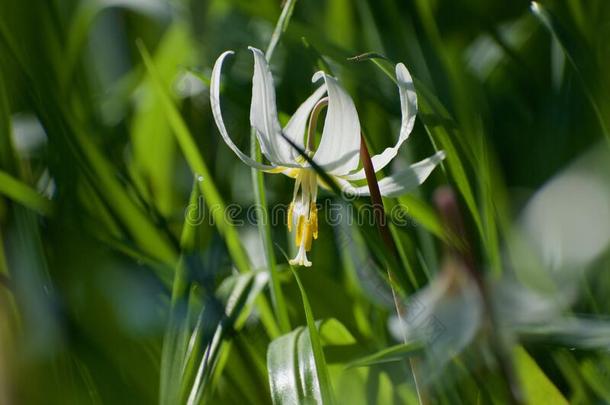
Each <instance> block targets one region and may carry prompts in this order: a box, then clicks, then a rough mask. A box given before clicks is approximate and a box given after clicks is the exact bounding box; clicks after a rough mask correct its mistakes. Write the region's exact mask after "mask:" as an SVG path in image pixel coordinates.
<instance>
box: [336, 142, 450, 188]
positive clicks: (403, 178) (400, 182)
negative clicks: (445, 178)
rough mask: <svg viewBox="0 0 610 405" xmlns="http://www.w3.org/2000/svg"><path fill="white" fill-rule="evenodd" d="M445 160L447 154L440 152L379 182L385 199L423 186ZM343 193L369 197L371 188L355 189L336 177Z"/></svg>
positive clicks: (347, 182)
mask: <svg viewBox="0 0 610 405" xmlns="http://www.w3.org/2000/svg"><path fill="white" fill-rule="evenodd" d="M444 158H445V152H444V151H439V152H437V153H435V154H434V155H432V156H430V157H428V158H426V159H424V160H422V161H419V162H417V163H414V164H412V165H411V166H410V167H408V168H406V169H404V170H400V171H398V172H396V173H394V174H392V175H391V176H388V177H385V178H383V179H381V180H379V191H380V192H381V195H382V196H384V197H398V196H399V195H402V194H406V193H408V192H409V191H411V190H413V189H415V188H416V187H417V186H419V185H420V184H422V183H423V182H424V181H426V179H427V178H428V176H430V174H431V173H432V171H433V170H434V168H435V167H436V166H438V164H439V163H440V162H441V161H442V160H443V159H444ZM335 180H337V182H338V184H339V186H340V187H341V189H342V190H343V192H345V193H347V194H351V195H358V196H366V195H369V194H370V193H369V187H368V185H367V186H361V187H355V186H353V185H352V184H351V183H350V182H349V181H347V180H345V179H343V178H339V177H335Z"/></svg>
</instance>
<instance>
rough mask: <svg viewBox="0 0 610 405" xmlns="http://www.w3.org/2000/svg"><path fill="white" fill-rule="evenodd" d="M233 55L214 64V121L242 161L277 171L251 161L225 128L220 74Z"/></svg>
mask: <svg viewBox="0 0 610 405" xmlns="http://www.w3.org/2000/svg"><path fill="white" fill-rule="evenodd" d="M231 54H233V51H226V52H224V53H223V54H222V55H220V56H219V57H218V59H217V60H216V63H215V64H214V69H213V70H212V80H211V86H210V105H211V106H212V114H213V115H214V121H216V126H217V127H218V130H219V131H220V135H221V136H222V139H224V141H225V143H226V144H227V145H228V146H229V148H231V150H232V151H233V152H235V154H236V155H237V157H238V158H240V159H241V161H242V162H244V163H245V164H247V165H249V166H252V167H254V168H257V169H259V170H275V169H276V167H275V166H270V165H265V164H262V163H259V162H257V161H255V160H254V159H251V158H250V157H249V156H248V155H246V154H244V153H243V152H242V151H241V150H239V148H238V147H237V145H235V143H233V141H232V140H231V137H230V136H229V133H228V132H227V128H226V127H225V123H224V121H223V119H222V113H221V111H220V72H221V71H222V63H223V61H224V59H225V58H226V57H227V56H229V55H231Z"/></svg>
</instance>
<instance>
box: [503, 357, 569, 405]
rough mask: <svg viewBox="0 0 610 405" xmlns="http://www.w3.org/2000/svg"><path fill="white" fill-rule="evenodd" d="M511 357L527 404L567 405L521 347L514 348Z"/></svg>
mask: <svg viewBox="0 0 610 405" xmlns="http://www.w3.org/2000/svg"><path fill="white" fill-rule="evenodd" d="M513 355H514V361H515V368H516V372H517V375H518V376H519V379H520V381H521V386H522V387H523V390H524V394H525V398H526V401H527V403H528V404H532V405H534V404H536V405H538V404H541V405H544V404H548V405H562V404H565V405H567V404H568V401H566V399H565V398H564V396H563V395H562V394H561V392H560V391H559V390H558V389H557V387H556V386H555V385H554V384H553V383H552V382H551V380H549V378H548V377H547V376H546V374H544V371H542V370H541V369H540V367H539V366H538V364H537V363H536V361H535V360H534V359H533V358H532V357H531V356H530V355H529V353H528V352H527V351H525V349H524V348H523V347H522V346H518V347H516V348H515V349H514V353H513Z"/></svg>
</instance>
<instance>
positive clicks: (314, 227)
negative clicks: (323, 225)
mask: <svg viewBox="0 0 610 405" xmlns="http://www.w3.org/2000/svg"><path fill="white" fill-rule="evenodd" d="M309 223H310V224H311V232H312V234H313V238H314V239H318V207H317V206H316V204H315V203H313V204H312V205H311V209H310V210H309Z"/></svg>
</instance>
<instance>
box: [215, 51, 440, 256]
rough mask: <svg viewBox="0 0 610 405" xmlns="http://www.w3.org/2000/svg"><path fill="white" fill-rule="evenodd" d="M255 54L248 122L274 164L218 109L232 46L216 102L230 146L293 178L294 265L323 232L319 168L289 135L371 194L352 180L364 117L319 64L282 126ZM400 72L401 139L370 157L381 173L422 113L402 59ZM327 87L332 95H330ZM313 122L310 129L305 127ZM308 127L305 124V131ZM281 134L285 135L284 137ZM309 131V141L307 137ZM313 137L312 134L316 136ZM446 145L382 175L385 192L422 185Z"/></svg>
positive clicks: (267, 75)
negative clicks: (236, 134)
mask: <svg viewBox="0 0 610 405" xmlns="http://www.w3.org/2000/svg"><path fill="white" fill-rule="evenodd" d="M249 49H250V50H251V51H252V53H253V54H254V77H253V79H252V105H251V108H250V123H251V125H252V127H254V129H255V130H256V136H257V138H258V141H259V143H260V146H261V151H262V153H263V155H264V156H265V157H266V158H267V160H268V161H269V163H268V164H265V163H260V162H257V161H255V160H253V159H251V158H250V157H249V156H248V155H246V154H244V153H243V152H242V151H241V150H239V148H238V147H237V146H236V145H235V143H234V142H233V141H232V140H231V138H230V137H229V134H228V132H227V129H226V127H225V124H224V121H223V119H222V114H221V111H220V73H221V69H222V64H223V61H224V59H225V58H226V57H227V56H228V55H231V54H232V53H233V51H226V52H224V53H223V54H222V55H220V57H219V58H218V60H217V61H216V63H215V65H214V69H213V71H212V80H211V89H210V101H211V106H212V113H213V115H214V120H215V121H216V125H217V126H218V129H219V131H220V134H221V135H222V137H223V139H224V141H225V142H226V143H227V145H228V146H229V147H230V148H231V149H232V150H233V152H235V154H236V155H237V157H239V158H240V159H241V160H242V161H243V162H244V163H246V164H247V165H249V166H251V167H254V168H256V169H259V170H263V171H266V172H269V173H283V174H284V175H286V176H289V177H291V178H294V179H295V188H294V193H293V200H292V203H291V204H290V209H289V214H288V229H289V230H292V228H293V227H296V238H295V242H296V245H297V247H298V248H299V251H298V254H297V256H296V257H295V258H294V259H293V260H291V261H290V263H291V264H295V265H301V266H311V262H310V261H309V260H307V254H306V252H307V251H309V250H310V248H311V242H312V239H316V238H317V237H318V213H317V208H316V198H317V191H318V175H317V173H316V171H315V170H314V169H313V168H312V167H311V166H310V165H309V163H307V161H306V160H305V159H304V158H303V156H301V155H300V152H299V150H297V149H296V148H295V147H294V146H293V145H291V144H290V142H288V141H287V140H286V139H284V136H285V137H286V138H288V139H290V141H291V142H293V143H294V144H295V145H297V146H298V147H299V148H300V149H301V150H303V151H305V153H307V154H308V156H310V157H311V159H313V161H314V162H315V163H316V164H318V165H319V166H320V167H321V168H322V169H323V170H325V171H326V172H327V173H328V175H329V176H330V177H331V178H333V179H334V180H335V181H336V182H337V183H338V184H339V185H340V186H341V188H342V189H343V190H344V191H345V192H348V193H350V194H355V195H361V196H363V195H368V194H369V191H368V187H367V186H363V187H357V186H354V185H352V182H353V181H357V180H362V179H364V178H365V177H366V176H365V173H364V170H363V169H360V170H357V169H358V165H359V161H360V159H359V151H360V121H359V120H358V113H357V112H356V107H355V106H354V102H353V101H352V99H351V97H350V96H349V95H348V94H347V92H346V91H345V90H344V89H343V88H342V87H341V86H340V85H339V82H338V81H337V79H336V78H334V77H332V76H329V75H327V74H326V73H324V72H322V71H320V72H317V73H316V74H314V76H313V79H312V81H313V82H319V81H323V83H322V84H321V85H320V87H318V89H317V90H315V91H314V92H313V94H312V95H311V96H310V97H309V98H308V99H307V100H305V102H304V103H303V104H301V106H299V108H298V109H297V110H296V112H295V113H294V115H293V116H292V118H291V119H290V120H289V121H288V123H287V124H286V126H285V127H284V128H282V127H281V126H280V123H279V120H278V114H277V107H276V103H275V89H274V85H273V77H272V76H271V71H270V69H269V66H268V64H267V61H266V60H265V56H264V54H263V53H262V52H261V51H260V50H259V49H256V48H253V47H250V48H249ZM396 79H397V81H398V89H399V92H400V105H401V110H402V123H401V127H400V134H399V136H398V141H397V142H396V145H394V146H393V147H391V148H386V149H385V150H384V151H383V152H382V153H380V154H378V155H375V156H373V157H372V162H373V166H374V168H375V172H377V171H379V170H381V169H382V168H384V167H385V166H386V165H387V164H388V163H390V161H391V160H392V159H393V158H394V157H395V156H396V155H397V153H398V149H399V148H400V146H401V145H402V143H403V142H404V141H405V140H406V139H407V138H408V136H409V134H410V133H411V131H412V129H413V125H414V123H415V115H416V114H417V96H416V94H415V91H414V88H413V81H412V79H411V76H410V74H409V72H408V70H407V68H406V67H405V66H404V65H403V64H402V63H399V64H398V65H396ZM325 94H326V97H325ZM325 106H327V108H328V111H327V113H326V118H325V121H324V127H323V130H322V138H321V140H320V143H319V145H318V146H317V148H316V147H315V146H314V145H313V136H311V137H310V134H313V132H314V131H315V124H316V120H317V115H318V113H319V111H320V109H321V108H323V107H325ZM308 123H309V126H310V128H308V129H307V128H306V127H307V125H308ZM306 129H307V131H306ZM306 132H307V136H306ZM282 134H283V136H282ZM306 138H307V140H306ZM310 138H311V139H310ZM444 156H445V155H444V152H438V153H436V154H435V155H433V156H431V157H429V158H427V159H425V160H423V161H421V162H418V163H415V164H414V165H412V166H411V167H409V168H407V169H405V170H402V171H399V172H397V173H395V174H393V175H391V176H389V177H386V178H384V179H382V180H380V181H379V187H380V190H381V194H382V195H384V196H390V197H391V196H396V195H400V194H404V193H405V192H407V191H409V190H412V189H413V188H415V187H416V186H418V185H419V184H421V183H422V182H423V181H424V180H425V179H426V178H427V177H428V176H429V175H430V173H431V172H432V170H433V169H434V168H435V167H436V165H438V163H439V162H440V161H441V160H442V159H443V158H444Z"/></svg>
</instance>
